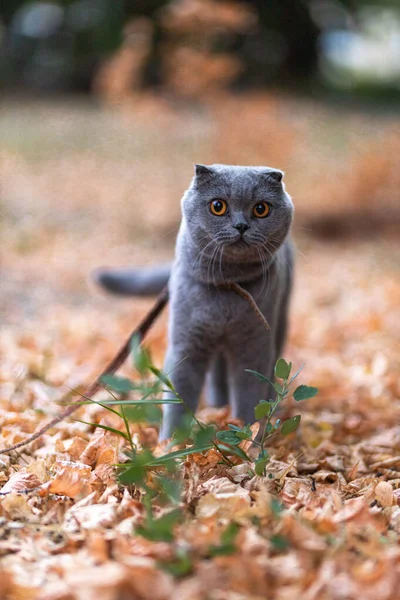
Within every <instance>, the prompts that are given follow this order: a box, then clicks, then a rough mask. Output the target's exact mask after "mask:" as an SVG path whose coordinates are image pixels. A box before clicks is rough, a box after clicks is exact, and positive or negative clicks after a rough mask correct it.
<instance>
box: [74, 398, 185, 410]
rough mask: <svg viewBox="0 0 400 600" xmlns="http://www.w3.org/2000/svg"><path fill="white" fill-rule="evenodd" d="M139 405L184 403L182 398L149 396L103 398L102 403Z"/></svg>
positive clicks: (108, 404) (105, 405)
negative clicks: (120, 398)
mask: <svg viewBox="0 0 400 600" xmlns="http://www.w3.org/2000/svg"><path fill="white" fill-rule="evenodd" d="M76 404H82V405H84V404H90V402H77V403H76ZM121 404H123V405H124V406H139V405H140V404H182V403H181V401H180V400H174V399H173V398H165V399H161V400H160V399H159V398H147V400H102V402H101V405H102V406H103V407H104V408H107V406H121Z"/></svg>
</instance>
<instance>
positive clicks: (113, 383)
mask: <svg viewBox="0 0 400 600" xmlns="http://www.w3.org/2000/svg"><path fill="white" fill-rule="evenodd" d="M101 383H103V384H104V385H105V386H107V387H109V388H110V389H111V390H114V392H119V393H121V394H126V393H127V392H130V391H131V390H133V389H135V386H134V384H133V383H132V381H130V379H127V378H126V377H118V376H117V375H103V377H102V378H101Z"/></svg>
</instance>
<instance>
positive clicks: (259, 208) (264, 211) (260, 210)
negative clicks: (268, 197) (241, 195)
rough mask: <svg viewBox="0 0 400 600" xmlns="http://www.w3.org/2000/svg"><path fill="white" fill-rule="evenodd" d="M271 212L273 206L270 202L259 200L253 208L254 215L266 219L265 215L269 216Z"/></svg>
mask: <svg viewBox="0 0 400 600" xmlns="http://www.w3.org/2000/svg"><path fill="white" fill-rule="evenodd" d="M270 212H271V207H270V205H269V204H268V202H259V203H258V204H256V205H255V207H254V208H253V215H254V216H255V217H258V218H259V219H264V217H268V215H269V213H270Z"/></svg>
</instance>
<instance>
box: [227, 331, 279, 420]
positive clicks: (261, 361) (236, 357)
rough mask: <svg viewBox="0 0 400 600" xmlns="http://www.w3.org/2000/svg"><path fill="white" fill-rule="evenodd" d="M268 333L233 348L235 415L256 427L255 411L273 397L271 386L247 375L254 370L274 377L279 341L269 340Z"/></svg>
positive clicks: (230, 359)
mask: <svg viewBox="0 0 400 600" xmlns="http://www.w3.org/2000/svg"><path fill="white" fill-rule="evenodd" d="M265 335H266V334H265V331H262V330H261V333H260V335H258V336H254V337H253V338H252V339H249V338H246V339H243V340H241V341H240V342H239V343H238V344H237V345H232V347H231V350H230V354H229V362H228V365H229V384H230V401H231V408H232V415H233V416H234V417H236V418H239V419H241V420H242V421H244V423H245V424H251V423H254V421H255V420H256V418H255V416H254V408H255V406H256V405H257V404H258V402H259V401H260V400H268V399H269V398H271V397H273V396H272V392H273V390H271V389H270V385H269V384H268V383H265V382H263V381H260V379H259V378H258V377H257V376H256V375H254V374H253V373H248V372H246V369H252V370H253V371H257V372H258V373H261V374H262V375H265V376H267V377H271V373H272V372H273V365H274V361H275V340H274V339H273V337H272V336H270V338H269V339H267V340H266V339H265Z"/></svg>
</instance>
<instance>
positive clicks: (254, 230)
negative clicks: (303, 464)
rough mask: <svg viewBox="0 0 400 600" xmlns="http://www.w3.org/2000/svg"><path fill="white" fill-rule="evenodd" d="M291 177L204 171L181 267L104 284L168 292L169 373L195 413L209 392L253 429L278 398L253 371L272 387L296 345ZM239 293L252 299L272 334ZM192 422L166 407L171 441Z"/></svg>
mask: <svg viewBox="0 0 400 600" xmlns="http://www.w3.org/2000/svg"><path fill="white" fill-rule="evenodd" d="M282 177H283V173H282V171H280V170H277V169H273V168H269V167H239V166H230V165H218V164H216V165H211V166H205V165H196V166H195V175H194V177H193V179H192V181H191V184H190V186H189V188H188V190H187V191H186V192H185V194H184V196H183V198H182V204H181V206H182V221H181V225H180V229H179V234H178V239H177V244H176V253H175V260H174V262H173V264H172V266H170V265H165V266H161V267H155V268H150V269H133V270H131V269H128V270H126V269H125V270H114V271H113V270H101V271H99V272H98V274H97V280H98V282H99V283H100V284H101V285H102V286H103V287H105V288H106V289H108V290H110V291H113V292H115V293H119V294H125V295H152V294H156V293H158V292H159V291H160V290H161V289H162V288H163V286H164V285H166V284H167V283H168V286H169V294H170V312H169V326H168V348H167V353H166V359H165V371H166V372H167V373H168V374H169V376H170V379H171V381H172V383H173V384H174V386H175V389H176V391H177V392H178V394H179V395H180V396H181V397H182V398H183V399H184V400H185V402H186V403H187V405H188V406H189V408H190V409H191V410H192V411H193V412H195V410H196V408H197V405H198V401H199V396H200V394H201V391H202V389H203V386H204V385H205V388H206V399H207V402H208V404H210V405H211V406H215V407H220V406H224V405H226V404H230V407H231V411H232V414H233V416H234V417H238V418H240V419H242V420H243V421H244V422H245V423H252V422H253V421H254V406H255V405H256V404H257V403H258V402H259V400H260V399H262V398H264V399H268V398H269V397H271V396H272V394H273V390H270V389H268V387H269V386H268V384H266V383H263V382H262V381H260V380H259V379H258V378H257V377H255V376H254V375H252V374H251V373H248V372H246V369H253V370H255V371H259V372H260V373H263V374H265V375H266V376H268V377H269V378H272V377H273V367H274V364H275V362H276V360H277V358H278V357H279V355H280V353H281V352H282V348H283V344H284V342H285V337H286V330H287V316H288V304H289V298H290V292H291V287H292V270H293V252H292V246H291V242H290V239H289V232H290V226H291V222H292V217H293V204H292V200H291V197H290V196H289V194H288V193H287V192H286V191H285V186H284V183H283V182H282ZM230 283H236V284H239V285H240V286H241V287H242V288H243V289H244V290H246V291H247V292H248V293H249V294H251V296H252V298H253V299H254V301H255V302H256V304H257V306H258V308H259V310H260V311H261V313H262V315H263V316H264V317H265V319H266V320H267V322H268V324H269V326H270V331H267V330H266V328H265V327H263V325H262V323H261V322H260V319H259V317H258V316H257V314H256V312H255V311H254V310H253V309H252V307H251V305H250V304H249V303H248V302H246V300H245V299H244V298H243V297H242V296H241V295H239V294H237V293H236V292H235V291H234V290H232V289H230V288H229V284H230ZM166 397H168V394H166ZM184 413H185V408H184V407H183V406H181V405H177V404H169V405H168V404H167V405H165V407H164V416H163V423H162V428H161V432H160V437H161V439H166V438H169V437H170V436H171V435H172V433H173V431H174V429H175V428H177V427H178V426H179V424H180V423H181V420H182V416H183V414H184Z"/></svg>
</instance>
